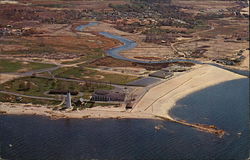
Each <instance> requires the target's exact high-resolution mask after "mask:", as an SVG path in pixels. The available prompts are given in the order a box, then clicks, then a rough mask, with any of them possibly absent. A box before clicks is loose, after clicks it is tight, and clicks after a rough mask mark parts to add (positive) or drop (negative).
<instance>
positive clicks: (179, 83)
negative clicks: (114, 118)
mask: <svg viewBox="0 0 250 160" xmlns="http://www.w3.org/2000/svg"><path fill="white" fill-rule="evenodd" d="M242 78H247V77H245V76H242V75H238V74H236V73H232V72H230V71H227V70H224V69H221V68H218V67H215V66H211V65H202V66H196V68H195V69H194V70H192V71H190V72H188V73H185V74H182V75H180V76H178V77H175V78H173V79H170V80H168V81H166V82H164V83H162V84H160V85H158V86H155V87H153V88H151V89H150V90H149V91H148V92H147V93H146V94H145V95H144V97H143V98H142V99H141V100H140V101H139V102H138V103H137V104H136V106H135V107H134V109H133V111H132V112H146V113H151V114H153V115H156V116H160V117H165V118H168V119H170V120H173V121H176V119H175V117H172V116H171V115H170V113H169V112H170V111H171V110H172V109H173V108H174V106H175V105H176V102H177V101H179V100H181V99H182V98H184V97H187V96H188V95H190V94H192V93H195V92H197V91H200V90H203V89H205V88H208V87H211V86H214V85H218V84H220V83H223V82H227V81H231V80H237V79H242Z"/></svg>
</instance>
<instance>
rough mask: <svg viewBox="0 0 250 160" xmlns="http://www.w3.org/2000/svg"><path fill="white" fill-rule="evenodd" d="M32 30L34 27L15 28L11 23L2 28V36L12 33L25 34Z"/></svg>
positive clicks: (0, 32)
mask: <svg viewBox="0 0 250 160" xmlns="http://www.w3.org/2000/svg"><path fill="white" fill-rule="evenodd" d="M31 32H32V29H31V28H29V27H24V28H20V29H16V28H13V27H12V26H11V25H7V26H6V27H1V28H0V36H10V35H15V36H23V35H28V34H31Z"/></svg>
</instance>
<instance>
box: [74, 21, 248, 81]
mask: <svg viewBox="0 0 250 160" xmlns="http://www.w3.org/2000/svg"><path fill="white" fill-rule="evenodd" d="M98 24H99V23H98V22H90V23H88V24H84V25H80V26H78V27H76V30H77V31H83V30H84V29H85V28H86V27H91V26H95V25H98ZM99 34H100V35H103V36H105V37H107V38H112V39H115V40H119V41H120V42H122V43H123V44H124V45H122V46H118V47H114V48H111V49H109V50H107V51H106V53H107V55H109V56H111V57H113V58H116V59H120V60H125V61H130V62H136V63H147V64H160V63H172V62H191V63H195V64H208V65H213V66H215V67H219V68H222V69H225V70H228V71H231V72H234V73H237V74H240V75H243V76H248V77H249V71H244V70H238V69H231V68H227V67H225V66H222V65H219V64H215V63H203V62H200V61H197V60H191V59H171V60H162V61H144V60H137V59H131V58H127V57H124V56H122V55H121V54H120V53H121V52H122V51H126V50H129V49H133V48H135V47H136V46H137V43H136V42H135V41H133V40H129V39H126V38H124V37H122V36H118V35H113V34H111V33H108V32H99Z"/></svg>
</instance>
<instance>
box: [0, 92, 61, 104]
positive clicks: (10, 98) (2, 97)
mask: <svg viewBox="0 0 250 160" xmlns="http://www.w3.org/2000/svg"><path fill="white" fill-rule="evenodd" d="M0 102H11V103H32V104H41V105H58V104H60V102H61V101H56V100H39V99H33V98H27V97H22V98H20V97H18V96H14V95H8V94H3V93H0Z"/></svg>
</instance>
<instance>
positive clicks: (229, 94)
mask: <svg viewBox="0 0 250 160" xmlns="http://www.w3.org/2000/svg"><path fill="white" fill-rule="evenodd" d="M248 80H249V79H241V80H236V81H230V82H226V83H222V84H219V85H217V86H213V87H210V88H207V89H204V90H202V91H199V92H196V93H194V94H192V95H189V96H188V97H185V98H184V99H182V100H180V101H179V102H178V103H177V106H176V108H175V109H174V110H172V111H171V114H172V115H173V116H175V117H177V118H179V119H186V120H188V121H190V122H201V123H205V124H215V125H217V126H218V127H219V128H221V129H225V130H226V131H227V132H228V133H229V135H226V136H224V137H223V138H221V139H220V138H218V137H216V136H214V135H211V134H208V133H203V132H200V131H197V130H195V129H192V128H189V127H185V126H182V125H179V124H174V123H171V122H166V121H159V120H139V119H122V120H115V119H102V120H100V119H82V120H80V119H69V120H66V119H60V120H50V119H48V118H46V117H41V116H13V115H0V157H1V158H3V159H8V160H85V159H87V160H88V159H89V160H91V159H97V160H99V159H100V160H106V159H107V160H134V159H136V160H137V159H138V160H147V159H149V160H185V159H189V160H193V159H194V160H196V159H197V160H203V159H204V160H210V159H219V160H220V159H221V160H232V159H235V160H244V159H247V157H248V156H249V145H250V144H249V135H250V133H249V105H248V104H249V103H248V96H249V83H248ZM155 126H160V127H161V129H160V130H156V129H155ZM1 158H0V159H1Z"/></svg>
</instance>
